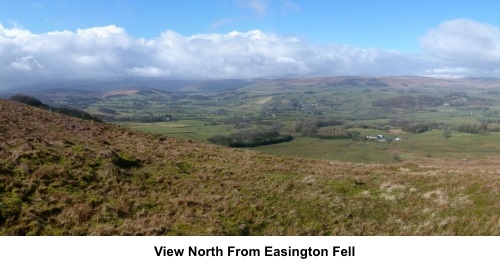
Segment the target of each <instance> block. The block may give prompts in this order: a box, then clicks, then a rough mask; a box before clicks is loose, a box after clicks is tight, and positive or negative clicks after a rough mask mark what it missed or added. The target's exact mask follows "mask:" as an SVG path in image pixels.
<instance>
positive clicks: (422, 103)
mask: <svg viewBox="0 0 500 266" xmlns="http://www.w3.org/2000/svg"><path fill="white" fill-rule="evenodd" d="M443 103H444V99H443V98H441V97H435V96H428V95H418V96H412V95H401V96H396V97H392V98H381V99H378V100H375V101H373V102H372V104H373V106H377V107H392V108H403V109H418V108H429V107H437V106H440V105H443Z"/></svg>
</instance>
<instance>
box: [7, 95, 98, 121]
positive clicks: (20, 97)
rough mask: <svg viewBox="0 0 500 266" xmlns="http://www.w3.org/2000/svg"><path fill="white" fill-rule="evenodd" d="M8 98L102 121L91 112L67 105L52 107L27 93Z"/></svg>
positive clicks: (69, 114)
mask: <svg viewBox="0 0 500 266" xmlns="http://www.w3.org/2000/svg"><path fill="white" fill-rule="evenodd" d="M10 99H11V100H13V101H16V102H20V103H23V104H27V105H30V106H33V107H37V108H41V109H45V110H48V111H51V112H55V113H60V114H63V115H66V116H71V117H76V118H80V119H84V120H92V121H96V122H102V121H101V119H99V118H97V117H95V116H92V115H91V114H89V113H87V112H85V111H82V110H78V109H75V108H69V107H53V106H50V105H47V104H44V103H43V102H42V101H40V100H38V99H37V98H35V97H31V96H28V95H24V94H16V95H13V96H12V97H10Z"/></svg>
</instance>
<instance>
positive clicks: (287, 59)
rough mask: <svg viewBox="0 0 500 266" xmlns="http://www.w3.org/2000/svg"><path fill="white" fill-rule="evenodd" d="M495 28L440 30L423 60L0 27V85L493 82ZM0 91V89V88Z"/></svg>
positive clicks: (289, 39) (266, 44)
mask: <svg viewBox="0 0 500 266" xmlns="http://www.w3.org/2000/svg"><path fill="white" fill-rule="evenodd" d="M499 36H500V33H499V29H498V28H496V27H494V26H491V25H486V24H480V23H477V22H473V21H470V20H458V21H452V22H447V23H443V24H442V25H440V26H439V27H437V28H436V29H433V30H431V31H429V33H428V34H427V35H426V36H424V37H423V38H422V47H423V48H424V49H425V51H426V52H427V54H421V53H420V54H419V53H416V54H407V53H400V52H397V51H389V50H383V49H377V48H370V49H362V48H359V47H354V46H351V45H339V44H331V45H316V44H313V43H310V42H308V41H305V40H303V39H301V38H298V37H295V36H281V35H277V34H269V33H265V32H262V31H259V30H253V31H247V32H238V31H233V32H229V33H224V34H222V33H218V34H197V35H192V36H185V35H182V34H179V33H176V32H174V31H171V30H167V31H165V32H163V33H162V34H161V35H160V36H159V37H157V38H154V39H142V38H134V37H132V36H130V35H128V33H127V32H126V30H125V29H123V28H120V27H117V26H113V25H111V26H106V27H95V28H88V29H79V30H77V31H74V32H73V31H57V32H48V33H44V34H34V33H31V32H30V31H28V30H25V29H22V28H17V27H12V28H6V27H4V26H3V25H1V24H0V54H1V55H2V56H1V57H0V73H1V75H2V77H1V79H0V86H3V87H5V86H8V85H19V84H23V83H37V82H41V81H44V80H46V79H58V78H68V79H73V78H83V79H85V78H102V77H161V78H180V79H193V78H207V79H211V78H273V77H288V76H336V75H421V74H422V75H428V74H450V75H453V74H457V75H497V76H498V75H500V55H499V53H500V52H499V50H500V48H499V39H500V37H499ZM0 89H1V87H0Z"/></svg>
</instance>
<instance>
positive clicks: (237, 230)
mask: <svg viewBox="0 0 500 266" xmlns="http://www.w3.org/2000/svg"><path fill="white" fill-rule="evenodd" d="M498 171H499V169H498V168H496V167H495V166H488V167H483V168H458V167H454V166H450V167H441V166H439V167H432V166H417V165H414V164H397V165H396V164H395V165H363V164H349V163H338V162H330V161H315V160H305V159H297V158H285V157H272V156H266V155H261V154H258V153H255V152H250V151H244V150H238V149H228V148H222V147H218V146H213V145H208V144H206V145H204V144H198V143H192V142H189V141H184V140H177V139H172V138H166V137H164V136H160V135H148V134H145V133H141V132H137V131H131V130H128V129H125V128H122V127H118V126H114V125H109V124H102V123H96V122H91V121H83V120H80V119H76V118H70V117H66V116H63V115H60V114H55V113H50V112H47V111H44V110H40V109H37V108H34V107H29V106H26V105H22V104H19V103H14V102H11V101H5V100H0V207H1V208H0V235H296V234H299V235H374V234H375V235H387V234H389V235H428V234H432V235H434V234H438V235H442V234H444V235H455V234H459V235H499V234H500V217H499V216H498V211H499V210H500V203H499V201H498V194H499V188H500V182H499V178H498Z"/></svg>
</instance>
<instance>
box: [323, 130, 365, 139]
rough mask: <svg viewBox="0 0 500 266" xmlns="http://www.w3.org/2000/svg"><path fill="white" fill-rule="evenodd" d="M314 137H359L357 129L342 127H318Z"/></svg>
mask: <svg viewBox="0 0 500 266" xmlns="http://www.w3.org/2000/svg"><path fill="white" fill-rule="evenodd" d="M316 137H317V138H320V139H355V140H358V139H361V133H360V132H359V131H354V130H353V131H348V130H346V129H343V128H335V127H322V128H319V129H318V132H317V133H316Z"/></svg>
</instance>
